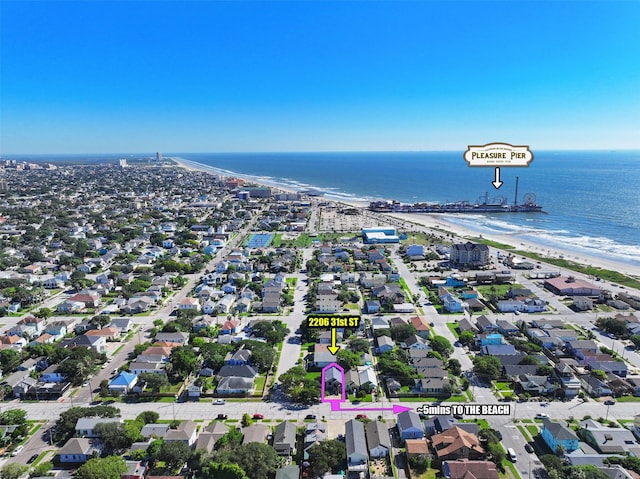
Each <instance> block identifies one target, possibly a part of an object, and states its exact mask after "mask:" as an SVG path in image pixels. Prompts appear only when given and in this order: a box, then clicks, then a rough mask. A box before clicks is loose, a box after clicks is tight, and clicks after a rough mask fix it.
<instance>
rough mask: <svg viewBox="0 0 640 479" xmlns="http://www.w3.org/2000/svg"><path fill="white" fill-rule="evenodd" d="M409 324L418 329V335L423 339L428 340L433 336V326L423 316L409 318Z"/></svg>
mask: <svg viewBox="0 0 640 479" xmlns="http://www.w3.org/2000/svg"><path fill="white" fill-rule="evenodd" d="M409 323H411V324H412V325H413V327H414V328H416V334H417V335H418V336H420V337H421V338H423V339H428V338H429V336H430V335H431V326H429V323H428V322H427V320H426V319H425V318H423V317H422V316H412V317H411V318H409Z"/></svg>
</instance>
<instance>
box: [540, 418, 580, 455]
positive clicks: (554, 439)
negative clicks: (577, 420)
mask: <svg viewBox="0 0 640 479" xmlns="http://www.w3.org/2000/svg"><path fill="white" fill-rule="evenodd" d="M540 436H541V437H542V439H543V440H544V442H545V443H546V444H547V446H549V449H551V452H554V453H555V452H557V451H558V448H559V447H562V450H563V451H564V452H565V453H569V452H573V451H575V450H576V449H578V448H579V447H580V444H579V442H580V440H579V439H578V436H576V434H575V433H574V432H573V429H571V428H569V427H567V426H565V425H564V424H562V423H560V422H555V421H551V420H550V419H544V420H543V421H542V432H541V433H540Z"/></svg>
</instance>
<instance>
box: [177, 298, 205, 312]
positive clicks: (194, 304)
mask: <svg viewBox="0 0 640 479" xmlns="http://www.w3.org/2000/svg"><path fill="white" fill-rule="evenodd" d="M178 309H180V310H189V309H190V310H193V311H200V301H198V299H197V298H184V299H183V300H182V301H180V302H179V303H178Z"/></svg>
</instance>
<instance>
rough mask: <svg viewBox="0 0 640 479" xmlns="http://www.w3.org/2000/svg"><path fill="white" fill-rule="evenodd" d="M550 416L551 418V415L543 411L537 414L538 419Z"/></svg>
mask: <svg viewBox="0 0 640 479" xmlns="http://www.w3.org/2000/svg"><path fill="white" fill-rule="evenodd" d="M548 418H549V415H548V414H545V413H543V412H542V413H538V414H536V419H548Z"/></svg>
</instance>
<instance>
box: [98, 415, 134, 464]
mask: <svg viewBox="0 0 640 479" xmlns="http://www.w3.org/2000/svg"><path fill="white" fill-rule="evenodd" d="M95 431H96V433H97V434H98V435H99V436H100V437H101V440H102V444H103V447H104V450H103V453H104V454H106V455H107V456H110V455H112V454H119V453H120V452H121V451H123V450H125V449H127V448H128V447H129V446H131V443H132V442H133V441H131V440H130V438H129V436H128V435H127V430H126V429H125V426H124V424H122V423H119V422H104V423H100V424H98V425H97V426H96V427H95Z"/></svg>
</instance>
